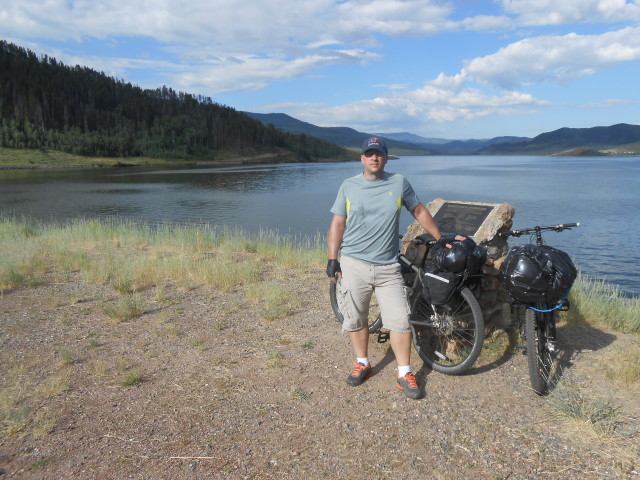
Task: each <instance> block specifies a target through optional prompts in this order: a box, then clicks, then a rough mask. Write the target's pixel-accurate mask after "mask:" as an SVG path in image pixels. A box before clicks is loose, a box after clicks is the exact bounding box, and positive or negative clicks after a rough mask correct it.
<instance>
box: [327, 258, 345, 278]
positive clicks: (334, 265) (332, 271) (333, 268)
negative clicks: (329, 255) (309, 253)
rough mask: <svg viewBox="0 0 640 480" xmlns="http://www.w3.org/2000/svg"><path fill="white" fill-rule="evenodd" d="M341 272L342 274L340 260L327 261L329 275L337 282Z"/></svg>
mask: <svg viewBox="0 0 640 480" xmlns="http://www.w3.org/2000/svg"><path fill="white" fill-rule="evenodd" d="M339 274H340V275H342V270H341V269H340V262H338V260H336V259H332V260H329V261H327V276H328V277H329V278H330V279H331V280H332V281H334V282H335V281H336V278H337V277H338V275H339Z"/></svg>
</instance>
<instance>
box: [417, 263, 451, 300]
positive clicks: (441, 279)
mask: <svg viewBox="0 0 640 480" xmlns="http://www.w3.org/2000/svg"><path fill="white" fill-rule="evenodd" d="M458 280H459V277H458V275H456V274H455V273H452V272H439V271H436V272H425V274H424V277H423V282H422V297H423V298H424V299H425V300H426V301H427V302H428V303H430V304H432V305H444V304H446V303H447V302H449V299H450V298H451V295H452V294H453V292H454V291H455V289H456V286H457V284H458Z"/></svg>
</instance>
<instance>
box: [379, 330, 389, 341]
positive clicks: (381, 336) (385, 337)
mask: <svg viewBox="0 0 640 480" xmlns="http://www.w3.org/2000/svg"><path fill="white" fill-rule="evenodd" d="M388 341H389V331H386V332H383V331H379V332H378V343H387V342H388Z"/></svg>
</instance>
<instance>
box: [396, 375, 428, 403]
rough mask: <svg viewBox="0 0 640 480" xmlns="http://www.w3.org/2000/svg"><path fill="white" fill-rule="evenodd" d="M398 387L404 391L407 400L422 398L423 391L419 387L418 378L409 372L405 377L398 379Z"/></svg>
mask: <svg viewBox="0 0 640 480" xmlns="http://www.w3.org/2000/svg"><path fill="white" fill-rule="evenodd" d="M396 387H398V388H399V389H400V390H404V394H405V396H406V397H407V398H413V399H416V398H420V397H422V389H421V388H420V386H419V385H418V381H417V380H416V376H415V375H414V374H413V373H411V372H409V373H407V374H406V375H405V376H404V377H398V380H397V381H396Z"/></svg>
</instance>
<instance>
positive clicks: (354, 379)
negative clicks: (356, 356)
mask: <svg viewBox="0 0 640 480" xmlns="http://www.w3.org/2000/svg"><path fill="white" fill-rule="evenodd" d="M353 364H354V365H355V367H354V368H353V372H351V375H349V376H348V377H347V383H348V384H349V385H351V386H352V387H357V386H358V385H361V384H362V383H363V382H364V381H365V380H366V379H367V378H369V377H370V376H371V375H373V368H371V365H370V364H369V365H368V366H366V367H365V366H364V365H363V364H362V363H357V362H353Z"/></svg>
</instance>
